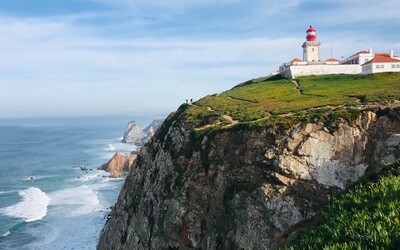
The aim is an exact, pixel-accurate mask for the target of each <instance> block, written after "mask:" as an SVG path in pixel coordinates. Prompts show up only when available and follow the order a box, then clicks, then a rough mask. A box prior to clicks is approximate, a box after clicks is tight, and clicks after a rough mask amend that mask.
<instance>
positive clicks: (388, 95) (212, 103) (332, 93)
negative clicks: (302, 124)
mask: <svg viewBox="0 0 400 250" xmlns="http://www.w3.org/2000/svg"><path fill="white" fill-rule="evenodd" d="M296 81H297V83H298V86H296V83H295V82H294V81H289V80H286V79H283V78H280V77H279V76H273V77H270V78H267V77H264V78H259V79H255V80H250V81H247V82H244V83H242V84H239V85H238V86H236V87H234V88H233V89H231V90H228V91H226V92H223V93H221V94H219V95H216V94H214V95H210V96H206V97H204V98H202V99H200V100H199V101H197V102H196V103H195V105H190V106H186V107H185V111H184V113H183V114H184V116H185V117H186V118H187V119H188V120H190V121H192V122H193V123H194V124H195V127H197V128H199V127H202V126H205V125H207V124H210V125H213V126H214V127H218V126H220V127H223V126H224V125H227V124H229V123H231V121H229V120H227V119H226V117H225V118H224V115H228V116H230V117H232V118H233V120H235V121H238V122H239V123H246V122H254V121H257V122H258V121H260V120H264V119H265V120H267V119H268V120H269V119H271V118H278V117H280V116H285V117H288V116H296V115H297V116H298V117H299V116H304V114H305V110H307V113H309V112H317V113H318V112H319V111H316V110H318V109H321V107H325V106H330V108H331V109H332V108H335V107H342V106H345V107H354V106H356V105H357V104H364V103H369V102H377V101H390V100H394V99H397V100H398V99H400V74H399V73H382V74H372V75H326V76H309V77H299V78H298V79H296ZM313 109H314V111H313ZM325 111H327V110H325ZM329 111H331V110H329ZM325 113H327V112H325ZM282 120H285V119H282ZM275 121H276V119H275ZM268 123H269V122H268Z"/></svg>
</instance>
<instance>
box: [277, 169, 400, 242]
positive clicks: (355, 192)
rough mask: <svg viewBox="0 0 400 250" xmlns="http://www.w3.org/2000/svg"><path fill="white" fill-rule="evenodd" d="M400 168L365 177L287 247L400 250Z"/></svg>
mask: <svg viewBox="0 0 400 250" xmlns="http://www.w3.org/2000/svg"><path fill="white" fill-rule="evenodd" d="M399 208H400V169H399V165H395V166H390V167H387V169H386V170H385V171H384V172H383V174H381V175H379V176H365V177H364V178H363V180H362V181H360V182H359V183H358V184H356V185H354V186H353V187H352V188H350V189H349V190H348V191H346V192H345V193H343V194H341V195H340V196H339V197H337V198H335V199H334V200H333V202H332V203H331V205H330V206H329V207H328V208H327V210H326V211H325V212H323V213H322V214H320V215H319V216H318V217H317V219H316V220H315V222H314V224H313V225H312V226H311V227H310V228H308V229H306V230H304V231H303V232H301V233H300V234H299V235H298V236H297V237H296V238H295V239H294V241H292V242H291V243H290V244H289V245H288V246H285V247H284V248H283V249H291V250H292V249H293V250H294V249H338V250H339V249H400V209H399Z"/></svg>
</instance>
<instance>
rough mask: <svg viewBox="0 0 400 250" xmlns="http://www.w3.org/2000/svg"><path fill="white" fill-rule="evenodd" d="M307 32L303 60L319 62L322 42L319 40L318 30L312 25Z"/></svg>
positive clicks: (312, 62) (313, 62) (309, 62)
mask: <svg viewBox="0 0 400 250" xmlns="http://www.w3.org/2000/svg"><path fill="white" fill-rule="evenodd" d="M306 32H307V37H306V39H307V41H305V42H304V43H303V46H302V47H303V61H305V62H307V63H308V64H317V63H319V62H320V61H321V59H320V50H319V46H320V45H321V43H320V42H319V41H318V40H317V35H316V32H317V31H316V30H315V29H314V28H313V27H312V26H311V25H310V28H308V30H307V31H306Z"/></svg>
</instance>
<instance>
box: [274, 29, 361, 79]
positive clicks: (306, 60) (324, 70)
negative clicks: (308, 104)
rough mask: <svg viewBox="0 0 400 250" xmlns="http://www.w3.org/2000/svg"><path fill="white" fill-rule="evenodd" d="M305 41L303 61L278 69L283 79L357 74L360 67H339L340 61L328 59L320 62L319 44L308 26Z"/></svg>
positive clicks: (286, 64) (293, 61) (298, 60)
mask: <svg viewBox="0 0 400 250" xmlns="http://www.w3.org/2000/svg"><path fill="white" fill-rule="evenodd" d="M306 32H307V37H306V39H307V40H306V41H305V42H304V43H303V46H302V48H303V61H301V60H300V59H297V58H295V59H293V60H292V61H290V62H287V63H284V64H282V65H281V66H280V67H279V70H280V72H281V73H280V74H281V75H282V76H283V77H285V78H296V77H299V76H308V75H328V74H359V73H361V66H360V65H350V64H349V65H341V64H340V61H339V60H337V59H334V58H329V59H328V60H326V61H321V56H320V54H321V50H320V45H321V43H320V42H319V41H318V40H317V35H316V30H315V29H314V28H313V27H312V26H311V25H310V28H309V29H308V30H307V31H306Z"/></svg>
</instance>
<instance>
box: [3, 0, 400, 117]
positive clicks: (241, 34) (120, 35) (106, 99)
mask: <svg viewBox="0 0 400 250" xmlns="http://www.w3.org/2000/svg"><path fill="white" fill-rule="evenodd" d="M399 9H400V1H398V0H385V1H382V0H346V1H337V0H286V1H275V0H271V1H270V0H174V1H166V0H40V1H39V0H0V117H58V116H97V115H137V114H164V113H165V114H167V113H169V112H172V111H174V110H176V109H177V107H179V106H180V104H182V103H183V102H184V101H185V100H186V99H190V98H193V99H194V100H197V99H199V98H201V97H203V96H205V95H208V94H213V93H219V92H222V91H224V90H227V89H230V88H232V87H233V86H235V85H237V84H238V83H240V82H243V81H246V80H248V79H253V78H258V77H261V76H266V75H269V74H270V73H271V72H272V71H274V70H275V69H277V68H278V67H279V65H280V64H282V63H283V62H287V61H289V60H291V59H293V58H295V57H298V58H302V49H301V45H302V43H303V42H304V41H305V36H306V34H305V31H306V30H307V28H308V26H309V25H313V27H314V28H315V29H316V30H317V36H318V39H319V40H320V41H321V43H322V45H321V50H322V52H321V57H322V59H327V58H329V57H331V47H332V55H333V57H335V58H337V59H341V58H342V57H343V58H345V57H348V56H350V55H351V54H354V53H356V52H358V51H360V50H368V49H370V48H371V49H373V51H377V52H378V51H379V52H388V51H389V50H390V49H393V50H394V51H395V53H396V52H397V54H400V32H399V27H400V15H399V14H398V10H399Z"/></svg>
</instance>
